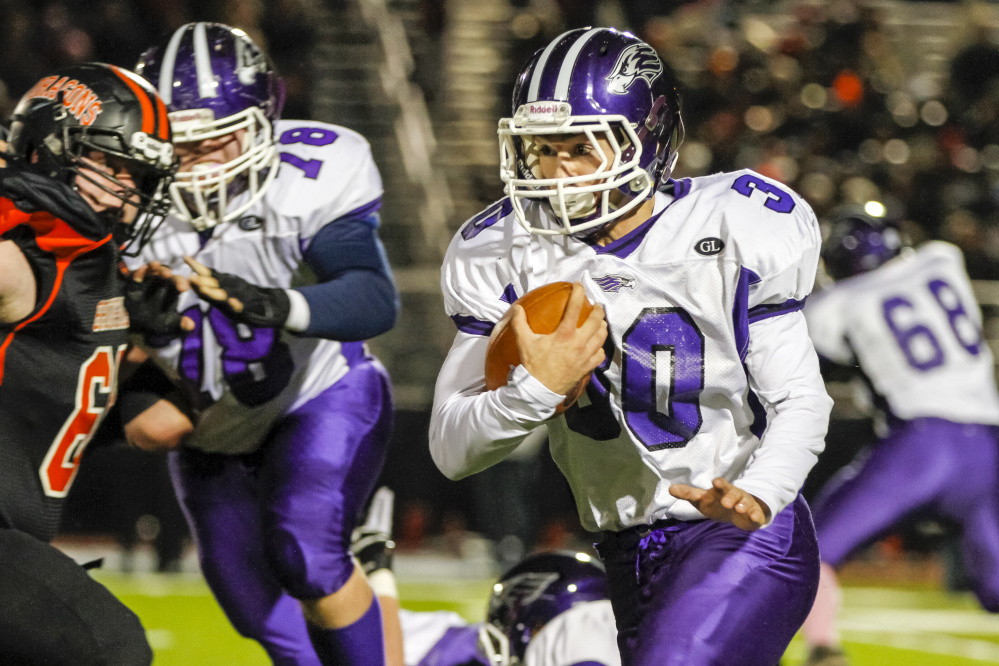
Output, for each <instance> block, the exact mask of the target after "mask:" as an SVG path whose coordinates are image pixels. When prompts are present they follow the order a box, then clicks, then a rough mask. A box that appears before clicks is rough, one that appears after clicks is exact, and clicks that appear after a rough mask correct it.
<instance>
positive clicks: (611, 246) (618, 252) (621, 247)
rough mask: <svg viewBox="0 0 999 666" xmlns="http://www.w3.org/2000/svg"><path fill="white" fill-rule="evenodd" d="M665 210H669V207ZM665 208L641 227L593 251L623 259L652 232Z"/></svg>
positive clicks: (597, 246) (596, 247) (595, 247)
mask: <svg viewBox="0 0 999 666" xmlns="http://www.w3.org/2000/svg"><path fill="white" fill-rule="evenodd" d="M666 208H669V206H667V207H666ZM666 208H663V209H662V210H661V211H659V212H658V213H657V214H655V215H653V216H652V217H650V218H649V219H648V220H646V221H645V222H643V223H642V224H641V226H639V227H637V228H635V229H632V230H631V231H629V232H628V233H627V234H625V235H624V236H622V237H621V238H618V239H617V240H616V241H613V242H611V243H608V244H607V245H604V246H600V245H596V246H594V248H593V249H595V250H596V251H597V254H613V255H614V256H615V257H619V258H621V259H624V258H625V257H627V256H628V255H630V254H631V253H632V252H634V251H635V250H637V249H638V246H639V245H641V244H642V241H643V240H645V237H646V236H647V235H648V233H649V231H651V230H652V225H653V224H655V223H656V221H657V220H658V219H659V218H660V217H662V214H663V213H665V212H666Z"/></svg>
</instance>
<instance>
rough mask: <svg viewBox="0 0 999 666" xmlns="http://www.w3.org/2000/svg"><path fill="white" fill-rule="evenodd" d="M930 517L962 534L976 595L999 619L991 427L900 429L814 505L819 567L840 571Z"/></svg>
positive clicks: (997, 489) (931, 421)
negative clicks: (897, 531) (892, 534)
mask: <svg viewBox="0 0 999 666" xmlns="http://www.w3.org/2000/svg"><path fill="white" fill-rule="evenodd" d="M927 510H929V511H930V512H932V513H935V514H936V515H938V516H941V517H945V518H949V519H951V520H954V521H955V522H957V523H959V524H960V525H961V527H962V537H961V538H962V544H961V547H962V553H963V556H964V563H965V567H966V569H967V571H968V575H969V576H970V577H971V581H972V585H973V586H974V589H975V594H976V595H978V599H979V600H980V601H981V603H982V605H983V606H984V607H985V608H986V609H988V610H989V611H991V612H993V613H995V612H999V443H997V440H996V430H995V429H994V428H992V427H990V426H985V425H975V424H961V423H954V422H951V421H945V420H944V419H936V418H925V419H913V420H911V421H895V422H894V423H893V424H892V428H891V431H890V434H889V435H888V437H886V438H885V439H883V440H882V441H881V442H879V443H878V444H877V446H875V447H873V448H872V449H871V450H869V451H868V452H867V455H866V456H864V457H862V458H859V459H858V460H857V461H855V462H854V463H852V464H851V465H849V466H848V467H845V468H844V469H842V470H840V472H839V473H838V474H837V475H836V476H834V477H833V479H832V480H831V481H830V482H829V483H828V484H827V485H826V487H825V488H824V489H823V491H822V493H821V494H820V496H819V497H818V499H817V500H816V503H815V527H816V531H817V533H818V535H819V547H820V549H821V553H822V561H824V562H826V563H828V564H830V565H832V566H834V567H836V566H839V565H840V564H842V563H843V562H844V561H845V560H846V559H847V558H848V557H849V556H850V555H851V554H853V553H854V552H855V551H856V550H857V549H859V548H861V547H862V546H865V545H867V544H869V543H871V542H872V541H874V540H875V539H877V538H878V537H879V536H881V535H882V534H884V533H885V532H887V531H888V530H889V529H891V528H892V526H894V525H896V524H898V523H899V522H901V521H902V520H903V519H905V518H907V517H909V516H911V515H913V514H915V513H917V512H920V513H922V512H925V511H927Z"/></svg>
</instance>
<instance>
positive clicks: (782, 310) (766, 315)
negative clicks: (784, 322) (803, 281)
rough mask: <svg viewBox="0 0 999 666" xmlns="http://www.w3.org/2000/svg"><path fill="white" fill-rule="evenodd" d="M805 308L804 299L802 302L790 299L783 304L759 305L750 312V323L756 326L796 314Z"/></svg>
mask: <svg viewBox="0 0 999 666" xmlns="http://www.w3.org/2000/svg"><path fill="white" fill-rule="evenodd" d="M803 307H805V299H804V298H803V299H801V300H800V301H796V300H794V299H793V298H790V299H788V300H786V301H784V302H783V303H776V304H774V305H757V306H756V307H755V308H753V309H752V310H750V311H749V323H750V324H755V323H756V322H758V321H763V320H764V319H770V318H771V317H776V316H777V315H782V314H787V313H788V312H795V311H797V310H800V309H801V308H803Z"/></svg>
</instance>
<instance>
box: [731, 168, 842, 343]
mask: <svg viewBox="0 0 999 666" xmlns="http://www.w3.org/2000/svg"><path fill="white" fill-rule="evenodd" d="M734 175H735V180H734V182H733V184H732V187H731V189H730V190H729V192H728V201H727V204H726V208H725V215H726V218H728V217H731V218H732V219H731V222H730V223H729V224H728V227H729V230H730V234H731V236H730V238H731V239H732V240H734V241H735V244H736V246H737V252H738V256H739V260H740V262H741V264H742V267H743V270H744V271H745V274H746V276H747V277H748V282H749V299H748V301H749V303H748V305H749V323H750V324H752V323H755V322H757V321H761V320H763V319H769V318H770V317H774V316H777V315H780V314H783V313H785V312H793V311H795V310H800V309H801V308H802V307H803V305H804V302H805V299H806V298H807V296H808V295H809V294H810V293H811V291H812V286H813V284H814V282H815V271H816V269H817V268H818V263H819V250H820V248H821V243H822V236H821V233H820V231H819V224H818V221H817V220H816V219H815V213H814V212H813V211H812V208H811V206H809V205H808V203H807V202H806V201H805V200H804V199H802V198H801V197H800V196H799V195H798V194H797V193H795V192H794V191H793V190H791V189H790V188H788V187H787V186H785V185H783V184H781V183H778V182H777V181H774V180H771V179H769V178H766V177H764V176H761V175H760V174H757V173H755V172H753V171H749V170H745V171H741V172H737V173H736V174H734Z"/></svg>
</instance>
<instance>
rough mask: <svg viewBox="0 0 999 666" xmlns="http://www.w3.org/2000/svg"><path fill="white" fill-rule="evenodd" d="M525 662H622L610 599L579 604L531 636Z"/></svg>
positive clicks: (549, 665) (563, 665) (613, 665)
mask: <svg viewBox="0 0 999 666" xmlns="http://www.w3.org/2000/svg"><path fill="white" fill-rule="evenodd" d="M524 664H525V666H577V665H582V664H585V665H586V666H620V664H621V655H620V652H619V651H618V647H617V627H616V626H615V623H614V612H613V610H612V609H611V603H610V602H609V601H590V602H586V603H581V604H576V605H575V606H573V607H572V608H570V609H569V610H567V611H566V612H564V613H561V614H559V615H557V616H556V617H554V618H553V619H552V620H551V621H550V622H548V624H546V625H545V626H544V627H543V628H542V629H541V631H539V632H538V633H537V635H535V636H534V638H532V639H531V642H530V643H529V644H528V646H527V651H526V652H525V654H524Z"/></svg>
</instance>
